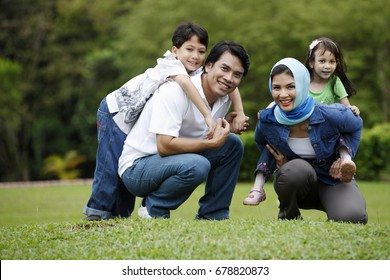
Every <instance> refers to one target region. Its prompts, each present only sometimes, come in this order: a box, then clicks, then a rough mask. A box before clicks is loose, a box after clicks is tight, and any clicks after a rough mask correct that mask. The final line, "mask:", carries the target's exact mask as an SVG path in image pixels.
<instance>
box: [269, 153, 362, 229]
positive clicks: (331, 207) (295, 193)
mask: <svg viewBox="0 0 390 280" xmlns="http://www.w3.org/2000/svg"><path fill="white" fill-rule="evenodd" d="M274 188H275V192H276V194H277V195H278V199H279V202H280V205H279V208H280V211H279V218H280V219H299V218H301V213H300V211H299V209H318V210H321V211H324V212H326V214H327V216H328V220H332V221H340V222H351V223H363V224H366V223H367V220H368V215H367V212H366V201H365V199H364V198H363V195H362V194H361V192H360V191H359V188H358V186H357V184H356V182H355V180H352V181H351V182H349V183H343V182H340V183H338V184H336V185H334V186H329V185H325V184H323V183H321V182H318V181H317V175H316V172H315V170H314V168H313V167H312V166H311V165H310V164H309V163H308V162H307V161H305V160H303V159H294V160H291V161H289V162H287V163H285V164H284V165H283V166H282V167H281V168H280V169H279V170H278V171H277V172H276V174H275V180H274Z"/></svg>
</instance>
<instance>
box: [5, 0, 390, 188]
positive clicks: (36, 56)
mask: <svg viewBox="0 0 390 280" xmlns="http://www.w3.org/2000/svg"><path fill="white" fill-rule="evenodd" d="M389 18H390V2H389V1H388V0H372V1H356V0H343V1H339V0H328V1H313V0H310V1H309V0H294V1H287V0H285V1H283V0H275V1H269V0H246V1H231V0H225V1H222V0H221V1H216V0H215V1H210V0H192V1H187V0H169V1H157V0H155V1H154V0H129V1H125V0H111V1H106V0H90V1H84V0H35V1H32V0H0V181H2V182H7V181H29V180H47V179H75V178H92V177H93V171H94V168H95V154H96V148H97V139H96V111H97V108H98V106H99V103H100V101H101V100H102V98H104V97H105V96H106V95H107V94H108V93H110V92H111V91H113V90H115V89H117V88H119V87H120V86H122V85H123V84H124V83H125V82H127V81H128V80H129V79H131V78H132V77H134V76H135V75H138V74H140V73H142V72H144V71H145V70H146V69H147V68H149V67H154V66H155V64H156V59H157V58H158V57H161V56H162V55H163V53H164V52H165V51H166V50H168V49H171V36H172V32H173V31H174V29H175V27H176V26H177V25H178V24H179V23H181V22H182V21H193V22H195V23H198V24H200V25H202V26H204V27H205V28H206V29H207V30H208V32H209V36H210V45H209V50H210V49H211V47H212V46H213V45H214V44H215V43H216V42H217V41H219V40H230V41H235V42H238V43H240V44H242V45H244V46H245V48H246V49H247V51H248V53H249V54H250V58H251V66H250V70H249V73H248V75H247V77H245V78H244V79H243V81H242V82H241V85H240V92H241V95H242V99H243V103H244V108H245V112H246V114H247V115H249V116H250V117H251V120H252V121H251V127H250V128H251V129H254V126H255V120H256V114H257V111H258V110H259V109H262V108H264V107H266V106H267V105H268V104H269V103H270V102H271V95H270V93H269V91H268V74H269V71H270V69H271V67H272V66H273V64H274V63H275V62H276V61H278V60H279V59H281V58H283V57H286V56H290V57H295V58H297V59H299V60H300V61H302V62H303V61H304V59H305V56H306V54H307V50H308V46H309V44H310V43H311V41H312V40H313V39H315V38H316V37H322V36H325V37H330V38H331V39H333V40H334V41H336V42H337V43H338V44H339V46H340V48H341V50H342V52H343V54H344V58H345V61H346V63H347V66H348V72H347V76H348V77H349V79H350V80H352V82H353V83H354V85H355V87H356V88H357V90H358V93H357V95H356V96H353V97H352V98H351V100H350V101H351V104H354V105H357V106H358V107H359V109H360V111H361V116H362V118H363V120H364V127H365V129H368V130H369V129H372V128H374V127H375V126H377V125H378V124H380V125H383V124H385V125H386V124H389V122H390V77H389V76H390V63H389V62H390V59H389V56H390V53H389V47H390V32H389ZM383 127H385V128H386V129H383V128H381V129H379V132H378V133H379V135H381V133H387V135H390V132H389V131H390V126H389V125H387V126H383ZM384 130H386V131H384ZM363 136H364V135H363ZM388 139H390V136H389V137H388ZM384 145H386V147H388V148H389V146H390V144H389V142H385V143H384ZM376 146H378V145H376ZM365 151H366V152H367V149H365ZM387 151H388V149H387ZM370 153H371V154H369V156H371V157H372V158H373V160H374V158H379V159H382V161H384V162H389V160H388V159H387V156H388V154H386V153H385V152H383V149H381V150H380V152H377V151H375V150H373V151H371V152H370ZM257 157H258V155H257V154H256V155H255V158H257ZM382 165H383V163H382V162H379V163H378V166H382ZM371 169H372V168H371Z"/></svg>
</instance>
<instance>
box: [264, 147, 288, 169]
mask: <svg viewBox="0 0 390 280" xmlns="http://www.w3.org/2000/svg"><path fill="white" fill-rule="evenodd" d="M265 146H266V147H267V149H268V151H269V152H270V153H271V155H273V157H274V158H275V160H276V168H278V169H279V168H280V167H282V165H283V164H285V163H286V162H287V161H288V160H287V158H286V157H285V156H284V155H283V154H282V153H281V152H279V151H278V150H277V149H275V148H274V147H272V146H271V145H269V144H267V145H265Z"/></svg>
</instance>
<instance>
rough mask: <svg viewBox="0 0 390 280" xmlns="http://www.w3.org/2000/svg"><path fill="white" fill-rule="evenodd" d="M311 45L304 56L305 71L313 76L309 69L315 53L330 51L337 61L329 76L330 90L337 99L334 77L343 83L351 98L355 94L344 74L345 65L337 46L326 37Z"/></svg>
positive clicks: (311, 70)
mask: <svg viewBox="0 0 390 280" xmlns="http://www.w3.org/2000/svg"><path fill="white" fill-rule="evenodd" d="M312 44H313V45H311V46H310V48H309V51H308V54H307V56H306V61H305V66H306V68H307V70H309V73H310V76H312V75H313V69H311V68H310V62H312V61H313V60H314V58H315V51H316V50H318V49H320V50H321V54H324V53H325V52H326V51H330V52H331V53H333V54H334V56H335V58H336V61H337V67H336V70H335V71H334V73H333V75H332V76H331V78H330V79H331V84H330V87H331V90H332V93H333V95H334V96H336V97H339V96H337V95H336V93H335V90H334V87H335V84H336V77H335V76H337V77H339V79H340V81H341V82H342V83H343V86H344V88H345V90H346V92H347V94H348V97H351V96H352V95H355V94H356V89H355V88H354V86H353V84H352V82H351V81H350V80H349V79H348V77H347V75H346V72H347V65H346V63H345V61H344V58H343V54H342V52H341V50H340V48H339V46H338V45H337V44H336V43H335V42H334V41H333V40H331V39H329V38H326V37H321V38H318V39H316V40H314V41H313V42H312Z"/></svg>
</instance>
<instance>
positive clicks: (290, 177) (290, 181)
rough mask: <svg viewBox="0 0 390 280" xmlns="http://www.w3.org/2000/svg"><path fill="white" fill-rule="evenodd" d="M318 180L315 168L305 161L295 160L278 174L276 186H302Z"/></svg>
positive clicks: (286, 164)
mask: <svg viewBox="0 0 390 280" xmlns="http://www.w3.org/2000/svg"><path fill="white" fill-rule="evenodd" d="M316 180H317V175H316V172H315V170H314V168H313V167H312V166H311V165H310V164H309V163H308V162H307V161H305V160H302V159H293V160H290V161H288V162H287V163H285V164H284V165H283V166H282V167H281V168H280V169H279V170H278V172H277V173H276V176H275V185H281V186H286V187H287V186H301V185H304V184H308V183H311V182H315V181H316Z"/></svg>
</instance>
